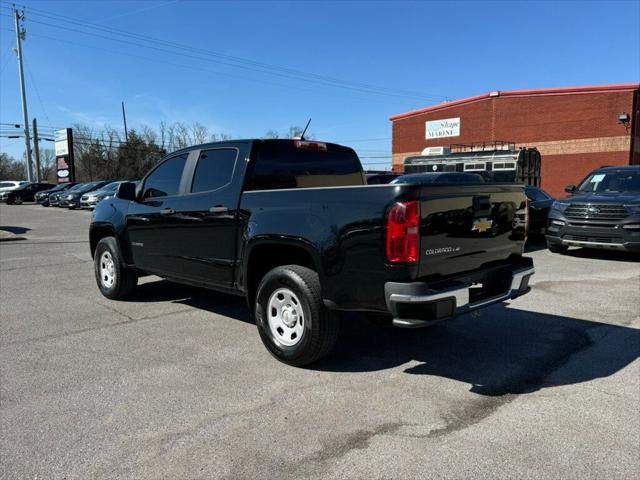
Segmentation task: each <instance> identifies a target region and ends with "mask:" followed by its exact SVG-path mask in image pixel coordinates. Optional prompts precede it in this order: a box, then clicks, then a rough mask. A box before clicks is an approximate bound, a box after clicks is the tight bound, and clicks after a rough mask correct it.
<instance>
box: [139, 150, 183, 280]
mask: <svg viewBox="0 0 640 480" xmlns="http://www.w3.org/2000/svg"><path fill="white" fill-rule="evenodd" d="M187 158H188V154H187V153H183V154H180V155H175V156H172V157H169V158H167V159H166V160H164V161H163V162H162V163H160V164H158V165H157V166H156V168H154V169H153V170H152V171H151V172H149V173H148V174H147V176H146V177H145V178H144V179H143V180H142V182H141V186H140V190H139V199H138V201H136V202H132V203H131V205H130V206H129V209H128V211H127V217H126V224H127V233H128V236H129V241H130V244H131V252H132V256H133V261H134V264H135V265H136V267H138V268H140V269H142V270H145V271H147V272H150V273H157V274H160V275H166V276H181V275H182V259H181V258H180V245H181V242H182V239H181V238H180V234H179V231H178V228H177V227H179V226H180V223H181V220H180V218H179V217H178V216H176V213H177V212H178V211H179V210H180V202H181V201H182V192H183V190H182V187H183V175H184V171H185V165H186V164H187Z"/></svg>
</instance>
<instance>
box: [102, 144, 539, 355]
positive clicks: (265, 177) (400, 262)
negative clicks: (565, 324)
mask: <svg viewBox="0 0 640 480" xmlns="http://www.w3.org/2000/svg"><path fill="white" fill-rule="evenodd" d="M526 215H527V202H526V197H525V195H524V193H523V188H522V186H518V185H514V184H473V185H464V184H456V185H420V184H397V185H366V181H365V178H364V173H363V170H362V166H361V165H360V161H359V160H358V157H357V155H356V153H355V152H354V151H353V150H352V149H350V148H347V147H343V146H340V145H336V144H331V143H321V142H315V141H306V140H247V141H229V142H220V143H212V144H206V145H199V146H194V147H190V148H188V149H185V150H181V151H178V152H175V153H173V154H171V155H169V156H168V157H167V158H166V159H164V160H163V161H162V162H160V163H159V164H158V165H157V166H156V167H155V168H154V169H153V170H151V171H150V172H149V173H148V174H147V175H146V176H145V178H144V179H142V181H141V182H140V183H139V184H138V186H137V187H136V186H135V185H133V184H131V183H123V184H122V185H121V186H120V187H119V190H118V194H117V196H116V197H114V198H111V199H108V200H105V201H103V202H100V203H99V204H98V205H97V207H96V209H95V211H94V214H93V220H92V223H91V227H90V245H91V253H92V255H93V257H94V261H95V274H96V280H97V283H98V287H99V288H100V290H101V292H102V293H103V295H105V296H106V297H108V298H111V299H120V298H124V297H126V296H127V295H130V294H131V293H132V292H133V290H134V289H135V286H136V284H137V279H138V277H139V276H142V275H146V274H155V275H159V276H161V277H164V278H167V279H170V280H172V281H175V282H180V283H185V284H190V285H195V286H201V287H202V286H203V287H207V288H211V289H215V290H219V291H222V292H228V293H230V294H236V295H242V296H244V297H246V299H247V301H248V303H249V305H250V308H252V309H253V310H254V312H255V319H256V323H257V326H258V331H259V333H260V337H261V338H262V341H263V342H264V344H265V346H266V347H267V348H268V350H269V351H270V352H271V353H272V354H273V355H274V356H275V357H276V358H278V359H279V360H281V361H283V362H285V363H288V364H291V365H298V366H299V365H305V364H309V363H311V362H313V361H315V360H317V359H319V358H320V357H322V356H324V355H325V354H327V353H328V352H329V351H330V350H331V348H332V346H333V345H334V343H335V340H336V337H337V332H338V326H339V321H338V313H339V312H340V311H360V312H369V313H370V314H372V316H376V315H380V314H386V315H387V316H388V318H389V320H390V321H391V322H392V323H393V325H395V326H399V327H420V326H426V325H429V324H431V323H433V322H436V321H439V320H443V319H446V318H450V317H453V316H455V315H456V314H458V313H462V312H467V311H469V310H472V309H475V308H479V307H483V306H486V305H489V304H492V303H496V302H500V301H504V300H507V299H511V298H515V297H517V296H519V295H522V294H524V293H526V292H527V291H528V290H529V287H528V281H529V278H530V277H531V275H532V274H533V273H534V269H533V262H532V261H531V259H530V258H527V257H523V256H522V252H523V246H524V242H525V240H526V232H525V229H524V228H521V227H518V225H522V224H523V222H522V221H520V222H518V221H517V220H518V218H522V217H523V216H524V217H526ZM524 223H525V224H526V222H524ZM495 224H497V225H498V227H497V228H495V227H494V225H495Z"/></svg>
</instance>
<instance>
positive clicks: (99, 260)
mask: <svg viewBox="0 0 640 480" xmlns="http://www.w3.org/2000/svg"><path fill="white" fill-rule="evenodd" d="M93 261H94V270H95V275H96V282H97V283H98V288H99V289H100V292H102V294H103V295H104V296H105V297H107V298H110V299H111V300H120V299H124V298H127V297H129V296H130V295H131V294H132V293H133V292H134V290H135V288H136V285H137V284H138V276H137V275H136V274H135V273H133V272H132V271H131V270H129V269H127V268H126V266H125V265H124V263H123V261H122V255H121V254H120V248H119V247H118V242H116V239H115V238H114V237H105V238H103V239H102V240H100V241H99V242H98V245H97V246H96V251H95V254H94V257H93Z"/></svg>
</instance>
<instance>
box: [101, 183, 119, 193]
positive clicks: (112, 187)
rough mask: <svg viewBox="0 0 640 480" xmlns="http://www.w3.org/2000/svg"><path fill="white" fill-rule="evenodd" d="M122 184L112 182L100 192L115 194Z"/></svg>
mask: <svg viewBox="0 0 640 480" xmlns="http://www.w3.org/2000/svg"><path fill="white" fill-rule="evenodd" d="M121 183H122V182H111V183H109V184H107V185H105V186H104V187H102V188H101V189H100V190H99V191H100V192H107V193H109V192H115V191H116V190H118V187H119V186H120V184H121Z"/></svg>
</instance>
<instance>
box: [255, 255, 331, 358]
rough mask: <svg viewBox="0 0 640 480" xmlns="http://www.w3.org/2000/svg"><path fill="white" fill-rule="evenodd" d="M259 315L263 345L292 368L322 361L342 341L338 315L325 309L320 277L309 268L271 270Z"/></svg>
mask: <svg viewBox="0 0 640 480" xmlns="http://www.w3.org/2000/svg"><path fill="white" fill-rule="evenodd" d="M255 313H256V324H257V326H258V332H259V333H260V338H261V339H262V343H264V345H265V347H267V349H268V350H269V352H270V353H271V354H272V355H273V356H274V357H276V358H277V359H278V360H280V361H281V362H284V363H287V364H289V365H293V366H297V367H300V366H303V365H308V364H310V363H313V362H315V361H317V360H319V359H320V358H322V357H324V356H325V355H327V354H328V353H329V352H330V351H331V349H332V348H333V346H334V345H335V343H336V340H337V338H338V326H339V319H338V316H337V314H336V313H335V312H332V311H330V310H328V309H327V308H326V307H325V306H324V304H323V302H322V295H321V289H320V278H319V277H318V274H317V273H316V272H314V271H313V270H311V269H309V268H306V267H302V266H299V265H285V266H282V267H277V268H274V269H273V270H271V271H269V272H268V273H267V274H266V275H265V276H264V277H263V279H262V281H261V282H260V286H259V287H258V292H257V295H256V303H255Z"/></svg>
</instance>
